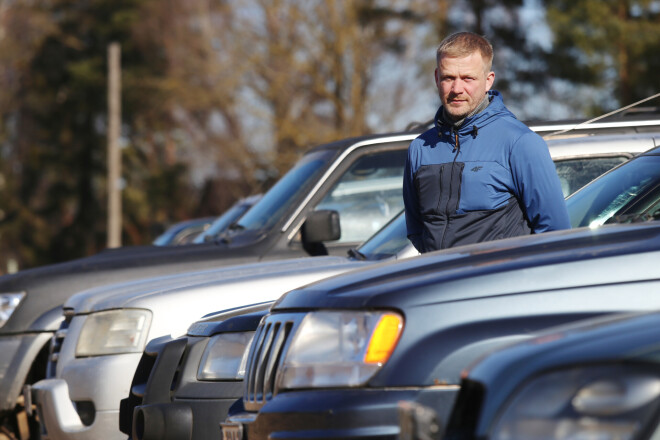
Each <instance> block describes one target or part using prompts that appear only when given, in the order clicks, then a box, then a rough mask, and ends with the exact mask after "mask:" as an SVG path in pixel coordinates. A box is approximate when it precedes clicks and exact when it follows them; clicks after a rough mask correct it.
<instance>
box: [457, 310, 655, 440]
mask: <svg viewBox="0 0 660 440" xmlns="http://www.w3.org/2000/svg"><path fill="white" fill-rule="evenodd" d="M658 326H660V313H658V312H651V313H642V314H620V315H616V316H614V317H609V318H601V319H590V320H586V321H582V322H577V323H575V324H573V325H570V326H562V327H554V328H551V329H548V330H546V331H544V332H542V333H541V334H539V335H537V336H535V337H534V338H531V339H529V340H527V341H524V342H520V343H518V344H514V345H511V346H507V347H504V348H502V349H500V350H497V351H495V352H493V353H489V354H488V355H487V356H485V357H484V358H483V359H480V360H479V362H477V363H476V364H475V365H473V366H471V368H470V369H469V371H467V372H466V374H465V377H464V379H463V382H462V384H463V385H464V386H465V391H461V393H460V394H459V399H460V400H461V401H462V405H461V406H460V408H461V409H465V405H467V404H469V405H471V406H472V408H479V411H477V412H475V414H473V415H472V416H470V417H469V420H470V422H468V423H466V422H465V421H463V420H465V419H467V418H468V417H466V415H465V414H461V413H460V411H459V407H458V406H457V408H456V409H455V410H454V411H453V412H452V415H451V418H450V421H449V424H448V425H449V426H448V434H450V435H452V438H484V439H485V438H488V431H489V430H490V428H491V427H492V425H493V423H495V419H496V417H497V416H498V414H499V413H500V412H501V410H502V408H504V406H505V404H506V403H507V402H508V401H510V400H511V398H512V397H513V393H514V392H515V391H516V390H518V389H520V388H521V387H522V386H523V385H524V384H525V383H526V382H529V381H530V380H531V379H532V378H534V377H537V376H539V375H541V374H545V373H548V372H551V371H555V370H560V369H561V370H565V369H569V368H574V367H580V366H584V365H611V364H615V363H627V364H632V363H642V364H647V365H648V364H651V365H655V367H656V368H657V367H658V356H659V355H660V348H659V347H658ZM512 371H515V372H516V374H511V372H512ZM476 386H478V387H480V388H481V390H482V391H481V393H480V395H479V396H477V395H475V393H474V389H475V387H476Z"/></svg>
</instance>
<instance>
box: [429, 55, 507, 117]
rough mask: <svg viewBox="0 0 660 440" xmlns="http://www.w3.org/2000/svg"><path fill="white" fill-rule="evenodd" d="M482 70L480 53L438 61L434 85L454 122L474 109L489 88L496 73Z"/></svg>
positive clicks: (483, 67) (444, 58)
mask: <svg viewBox="0 0 660 440" xmlns="http://www.w3.org/2000/svg"><path fill="white" fill-rule="evenodd" d="M485 70H486V69H485V66H484V61H483V58H482V57H481V54H480V53H479V52H474V53H472V54H471V55H468V56H466V57H462V58H454V57H447V56H443V57H442V58H440V62H439V63H438V67H437V69H435V83H436V85H437V86H438V93H439V94H440V100H441V101H442V105H443V106H444V108H445V111H446V112H447V113H449V115H450V116H451V117H452V118H453V119H454V120H456V121H457V120H459V119H463V118H464V117H465V116H467V115H468V114H469V113H470V112H471V111H472V110H474V109H475V108H477V106H478V105H479V103H481V100H482V99H484V96H485V95H486V92H487V91H488V90H490V88H491V87H492V85H493V81H494V79H495V73H493V72H486V71H485Z"/></svg>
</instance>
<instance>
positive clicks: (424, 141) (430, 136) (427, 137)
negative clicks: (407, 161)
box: [410, 128, 441, 148]
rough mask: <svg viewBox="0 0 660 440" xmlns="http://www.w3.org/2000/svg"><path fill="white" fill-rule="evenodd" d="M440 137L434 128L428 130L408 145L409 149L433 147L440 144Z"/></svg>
mask: <svg viewBox="0 0 660 440" xmlns="http://www.w3.org/2000/svg"><path fill="white" fill-rule="evenodd" d="M440 141H441V140H440V136H439V135H438V130H437V129H435V128H429V129H428V130H426V131H425V132H423V133H422V134H420V135H419V136H417V137H416V138H415V139H413V140H412V142H411V143H410V147H411V148H421V147H424V146H433V145H436V144H437V143H438V142H440Z"/></svg>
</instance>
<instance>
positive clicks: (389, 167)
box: [316, 145, 407, 243]
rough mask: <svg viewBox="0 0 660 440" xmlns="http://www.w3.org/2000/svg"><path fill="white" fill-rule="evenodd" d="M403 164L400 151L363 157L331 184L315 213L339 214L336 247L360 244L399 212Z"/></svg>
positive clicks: (403, 157) (402, 150)
mask: <svg viewBox="0 0 660 440" xmlns="http://www.w3.org/2000/svg"><path fill="white" fill-rule="evenodd" d="M406 146H407V145H406ZM405 161H406V150H405V149H404V148H401V149H399V150H389V151H379V152H374V153H370V154H366V155H364V156H361V157H360V158H358V159H357V160H356V161H355V162H354V163H353V164H352V165H351V167H350V168H349V169H348V170H347V171H346V172H345V173H344V174H343V175H342V176H341V177H340V179H339V180H338V181H337V182H336V183H335V184H334V186H333V187H332V189H331V190H330V191H329V192H328V193H327V194H326V196H325V197H324V198H323V200H322V201H321V202H320V203H319V204H318V205H317V206H316V209H317V210H320V209H332V210H335V211H337V212H339V222H340V226H341V238H340V239H339V240H338V241H337V243H346V242H363V241H364V240H366V239H367V238H369V237H370V236H371V235H373V234H374V233H375V232H376V231H378V230H379V229H380V228H382V227H383V226H384V225H385V224H386V223H387V222H388V221H389V220H390V219H392V217H394V216H395V215H396V214H398V213H399V212H400V211H401V210H402V209H403V195H402V190H401V188H402V185H403V167H404V165H405Z"/></svg>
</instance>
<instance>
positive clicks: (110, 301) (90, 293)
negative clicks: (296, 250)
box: [64, 257, 364, 314]
mask: <svg viewBox="0 0 660 440" xmlns="http://www.w3.org/2000/svg"><path fill="white" fill-rule="evenodd" d="M342 265H349V266H355V267H359V266H362V265H364V262H359V261H352V260H349V259H348V258H345V257H303V258H295V259H289V260H277V261H271V262H259V263H251V264H245V265H236V266H223V267H221V268H218V269H207V270H203V271H195V272H185V273H180V274H174V275H165V276H159V277H149V278H142V279H138V280H134V281H129V282H124V283H116V284H107V285H103V286H99V287H94V288H92V289H88V290H84V291H81V292H79V293H76V294H74V295H72V296H71V297H69V299H68V300H67V301H66V303H65V304H64V308H68V309H74V311H75V313H76V314H84V313H90V312H93V311H98V310H106V309H115V308H121V307H126V304H127V303H128V302H129V301H130V300H132V299H136V298H138V297H144V296H145V295H158V294H162V293H165V292H171V291H175V290H177V289H182V288H189V287H192V286H196V285H204V284H213V283H222V282H226V281H229V280H234V281H236V280H240V279H244V280H248V279H253V278H255V277H263V276H267V275H270V274H274V273H278V272H301V271H306V270H317V269H322V268H328V267H335V266H342Z"/></svg>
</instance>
